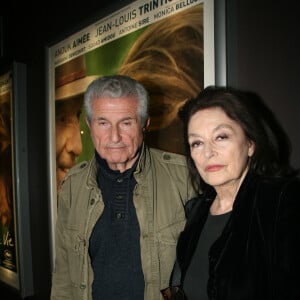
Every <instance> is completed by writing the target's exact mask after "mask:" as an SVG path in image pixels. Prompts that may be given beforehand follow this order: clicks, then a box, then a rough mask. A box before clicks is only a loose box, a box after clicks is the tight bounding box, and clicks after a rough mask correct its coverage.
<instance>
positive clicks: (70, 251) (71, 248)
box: [65, 229, 87, 287]
mask: <svg viewBox="0 0 300 300" xmlns="http://www.w3.org/2000/svg"><path fill="white" fill-rule="evenodd" d="M65 239H66V241H65V242H66V248H67V255H68V267H69V272H70V279H71V283H72V285H73V286H74V287H82V285H83V284H84V283H83V280H82V278H83V272H84V270H83V266H84V258H85V253H86V247H87V245H86V240H85V239H84V238H83V237H82V236H80V234H79V232H78V230H75V229H65Z"/></svg>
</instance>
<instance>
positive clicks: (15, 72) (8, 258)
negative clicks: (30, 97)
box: [0, 62, 33, 298]
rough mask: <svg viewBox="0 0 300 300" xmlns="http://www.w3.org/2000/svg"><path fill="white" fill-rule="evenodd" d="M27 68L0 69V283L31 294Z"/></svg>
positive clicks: (23, 294) (24, 294) (16, 65)
mask: <svg viewBox="0 0 300 300" xmlns="http://www.w3.org/2000/svg"><path fill="white" fill-rule="evenodd" d="M26 105H27V103H26V66H25V65H24V64H22V63H18V62H11V63H7V64H5V65H2V64H1V70H0V151H1V152H0V160H1V162H0V281H1V283H3V284H5V285H8V286H10V287H11V288H12V289H15V290H16V291H17V293H18V294H19V295H20V296H21V297H22V298H24V297H27V296H30V295H32V294H33V282H32V280H33V278H32V259H31V238H30V215H29V214H30V210H29V197H28V166H27V162H28V158H27V149H28V148H27V121H26V120H27V116H26V115H27V110H26Z"/></svg>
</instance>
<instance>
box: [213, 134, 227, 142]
mask: <svg viewBox="0 0 300 300" xmlns="http://www.w3.org/2000/svg"><path fill="white" fill-rule="evenodd" d="M227 138H228V136H227V134H220V135H218V136H217V138H216V140H217V141H223V140H225V139H227Z"/></svg>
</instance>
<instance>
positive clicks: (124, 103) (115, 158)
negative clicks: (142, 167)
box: [88, 97, 143, 172]
mask: <svg viewBox="0 0 300 300" xmlns="http://www.w3.org/2000/svg"><path fill="white" fill-rule="evenodd" d="M92 111H93V116H92V120H91V121H90V123H89V124H88V125H89V127H90V131H91V137H92V141H93V144H94V146H95V149H96V151H97V152H98V153H99V155H100V156H101V157H102V158H103V159H105V160H106V161H107V163H108V165H109V167H110V168H111V169H113V170H120V171H121V172H123V171H125V170H127V169H129V168H131V167H132V165H133V164H134V162H135V161H136V159H137V156H138V149H139V147H140V146H141V144H142V142H143V128H142V124H141V120H140V116H139V115H138V100H137V99H136V98H133V97H127V98H119V99H111V98H101V99H95V100H94V101H93V103H92Z"/></svg>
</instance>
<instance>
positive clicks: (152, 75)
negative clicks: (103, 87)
mask: <svg viewBox="0 0 300 300" xmlns="http://www.w3.org/2000/svg"><path fill="white" fill-rule="evenodd" d="M212 5H213V1H201V0H185V1H182V0H181V1H178V0H176V1H175V0H160V1H145V0H143V1H134V2H133V3H132V4H130V5H127V6H125V7H123V8H121V9H120V10H118V11H116V12H115V13H113V14H111V15H109V16H107V17H105V18H103V19H101V20H99V21H98V22H96V23H94V24H92V25H91V26H89V27H87V28H85V29H83V30H81V31H80V32H78V33H76V34H74V35H72V36H70V37H69V38H67V39H66V40H64V41H61V42H60V43H58V44H56V45H54V46H53V47H51V48H50V51H49V63H50V66H49V67H50V71H51V72H52V73H53V75H51V76H50V79H51V78H52V79H53V80H52V81H53V83H54V84H50V88H51V89H52V90H50V101H53V102H55V129H54V134H53V136H54V137H55V150H54V151H55V160H56V161H55V165H56V174H55V175H56V185H57V187H56V188H57V189H59V188H60V182H61V180H62V178H63V177H64V176H65V174H66V172H68V170H69V169H70V168H71V167H72V166H73V165H74V164H75V163H77V162H79V161H82V160H87V159H89V158H90V157H91V156H92V154H93V152H94V148H93V146H92V143H91V140H90V135H89V129H88V127H87V125H86V123H85V114H84V111H83V106H82V104H83V93H84V91H85V89H86V87H87V86H88V84H89V83H91V82H92V81H93V80H94V79H95V78H97V77H99V76H104V75H110V74H125V75H129V76H131V77H133V78H135V79H137V80H139V81H140V82H141V83H142V84H143V85H144V86H145V87H146V89H147V90H148V92H149V94H150V118H151V123H150V128H149V131H148V132H147V133H146V136H145V139H146V142H147V143H148V145H150V146H153V147H157V148H160V149H164V150H168V151H172V152H176V153H183V143H182V134H181V130H182V128H181V124H180V122H179V120H178V117H177V112H178V109H179V108H180V107H181V106H182V104H183V103H184V102H185V101H186V100H187V99H189V98H191V97H194V96H196V94H197V93H198V92H199V91H200V90H201V89H203V87H204V86H206V85H208V84H213V82H214V74H213V73H214V61H213V56H214V53H213V51H214V50H213V18H212V17H211V15H210V14H211V12H212V11H213V7H212ZM205 28H209V29H210V30H209V32H210V33H211V36H209V34H208V30H205ZM208 37H209V38H208ZM205 69H206V70H205Z"/></svg>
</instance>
